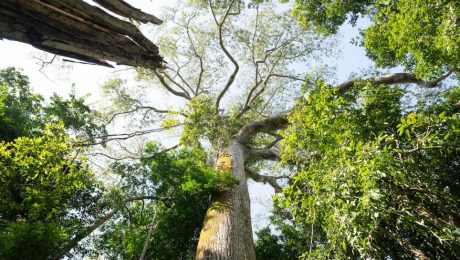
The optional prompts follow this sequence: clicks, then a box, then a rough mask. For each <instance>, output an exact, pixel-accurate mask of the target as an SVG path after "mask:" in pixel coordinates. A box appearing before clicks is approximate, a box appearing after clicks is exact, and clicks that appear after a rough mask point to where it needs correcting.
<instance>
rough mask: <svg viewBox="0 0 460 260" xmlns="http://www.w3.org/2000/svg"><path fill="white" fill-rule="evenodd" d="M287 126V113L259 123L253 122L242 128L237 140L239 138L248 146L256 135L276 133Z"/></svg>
mask: <svg viewBox="0 0 460 260" xmlns="http://www.w3.org/2000/svg"><path fill="white" fill-rule="evenodd" d="M287 124H288V120H287V114H286V113H283V114H281V115H278V116H274V117H270V118H266V119H262V120H258V121H252V122H249V123H247V124H246V125H245V126H243V127H242V128H241V130H240V131H239V132H238V134H237V135H236V138H238V140H239V141H240V142H241V143H242V144H247V143H248V142H249V140H250V139H251V138H252V137H253V136H255V135H256V134H258V133H268V132H274V131H276V130H279V129H282V128H284V127H286V126H287Z"/></svg>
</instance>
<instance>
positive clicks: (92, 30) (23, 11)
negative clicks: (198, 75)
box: [0, 0, 162, 69]
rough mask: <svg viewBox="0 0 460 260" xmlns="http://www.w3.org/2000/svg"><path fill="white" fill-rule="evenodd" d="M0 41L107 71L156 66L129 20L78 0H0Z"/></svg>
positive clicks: (153, 50) (155, 56) (153, 49)
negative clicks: (114, 66) (114, 67)
mask: <svg viewBox="0 0 460 260" xmlns="http://www.w3.org/2000/svg"><path fill="white" fill-rule="evenodd" d="M0 38H6V39H10V40H15V41H20V42H25V43H28V44H31V45H32V46H34V47H36V48H38V49H41V50H44V51H48V52H51V53H54V54H58V55H62V56H67V57H71V58H75V59H78V60H82V61H85V62H89V63H92V64H98V65H103V66H108V67H112V65H111V64H109V63H108V62H106V61H105V60H110V61H114V62H117V63H118V64H125V65H130V66H141V67H145V68H150V69H153V68H158V67H161V66H162V64H161V62H162V58H161V57H160V56H159V52H158V47H157V46H156V45H155V44H153V43H152V42H151V41H150V40H149V39H147V38H146V37H145V36H143V35H142V33H141V32H140V30H139V29H138V28H137V27H136V26H134V25H133V24H131V23H129V22H125V21H122V20H120V19H118V18H116V17H115V16H112V15H109V14H108V13H106V12H104V11H103V10H102V9H100V8H98V7H95V6H92V5H90V4H87V3H86V2H84V1H71V0H61V1H45V0H33V1H30V0H2V1H0Z"/></svg>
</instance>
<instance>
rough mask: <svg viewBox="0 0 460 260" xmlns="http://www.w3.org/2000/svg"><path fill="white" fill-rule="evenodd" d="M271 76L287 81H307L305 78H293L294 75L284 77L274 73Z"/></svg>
mask: <svg viewBox="0 0 460 260" xmlns="http://www.w3.org/2000/svg"><path fill="white" fill-rule="evenodd" d="M271 76H272V77H278V78H287V79H292V80H296V81H302V82H303V81H305V79H303V78H299V77H296V76H292V75H282V74H277V73H272V74H271Z"/></svg>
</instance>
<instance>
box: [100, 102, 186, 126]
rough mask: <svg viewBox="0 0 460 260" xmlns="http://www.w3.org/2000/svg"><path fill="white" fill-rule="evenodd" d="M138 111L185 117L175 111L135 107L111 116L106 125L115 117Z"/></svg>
mask: <svg viewBox="0 0 460 260" xmlns="http://www.w3.org/2000/svg"><path fill="white" fill-rule="evenodd" d="M139 110H152V111H154V112H155V113H159V114H175V115H181V116H184V117H187V115H185V114H184V113H181V112H177V111H172V110H164V109H157V108H155V107H151V106H139V107H136V108H134V109H131V110H128V111H124V112H118V113H115V114H113V115H112V116H111V117H110V119H109V121H107V124H110V123H111V122H112V121H113V120H114V119H115V117H117V116H120V115H125V114H131V113H134V112H137V111H139Z"/></svg>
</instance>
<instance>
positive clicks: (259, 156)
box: [246, 148, 281, 161]
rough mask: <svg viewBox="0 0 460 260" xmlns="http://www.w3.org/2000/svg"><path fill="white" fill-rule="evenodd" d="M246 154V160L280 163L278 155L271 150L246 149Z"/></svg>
mask: <svg viewBox="0 0 460 260" xmlns="http://www.w3.org/2000/svg"><path fill="white" fill-rule="evenodd" d="M246 154H247V156H248V159H253V160H270V161H280V160H281V156H280V154H279V153H278V152H277V151H275V150H273V149H265V148H262V149H259V148H247V149H246Z"/></svg>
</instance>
